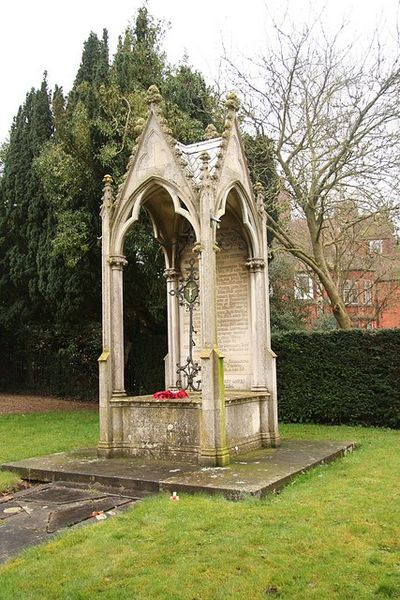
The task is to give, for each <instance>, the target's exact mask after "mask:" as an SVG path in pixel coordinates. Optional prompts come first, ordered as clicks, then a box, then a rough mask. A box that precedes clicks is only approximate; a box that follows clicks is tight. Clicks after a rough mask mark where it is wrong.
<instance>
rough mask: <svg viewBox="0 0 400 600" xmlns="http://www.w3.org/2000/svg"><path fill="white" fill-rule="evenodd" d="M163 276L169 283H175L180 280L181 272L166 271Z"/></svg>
mask: <svg viewBox="0 0 400 600" xmlns="http://www.w3.org/2000/svg"><path fill="white" fill-rule="evenodd" d="M163 275H164V277H165V279H166V280H167V281H175V280H176V279H178V276H179V272H178V271H177V270H176V269H164V273H163Z"/></svg>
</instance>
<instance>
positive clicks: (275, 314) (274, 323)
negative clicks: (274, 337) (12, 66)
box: [268, 253, 307, 333]
mask: <svg viewBox="0 0 400 600" xmlns="http://www.w3.org/2000/svg"><path fill="white" fill-rule="evenodd" d="M268 269H269V284H270V292H271V293H270V299H269V307H270V319H271V331H272V333H282V332H285V331H298V330H301V329H305V327H306V324H307V305H305V304H304V303H301V302H299V301H298V300H296V298H295V297H294V287H293V269H292V267H291V264H290V262H288V261H287V260H285V258H284V257H282V254H279V253H277V254H275V255H274V257H273V259H272V260H271V261H270V263H269V267H268Z"/></svg>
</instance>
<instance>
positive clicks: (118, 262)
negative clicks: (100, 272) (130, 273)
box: [108, 254, 128, 271]
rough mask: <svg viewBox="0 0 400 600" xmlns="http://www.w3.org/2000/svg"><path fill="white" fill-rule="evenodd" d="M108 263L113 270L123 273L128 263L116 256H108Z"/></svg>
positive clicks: (121, 257)
mask: <svg viewBox="0 0 400 600" xmlns="http://www.w3.org/2000/svg"><path fill="white" fill-rule="evenodd" d="M108 263H109V265H110V266H111V268H112V269H113V270H115V271H123V269H124V267H126V265H127V264H128V261H127V260H126V258H125V256H122V255H120V254H118V255H115V256H110V258H109V259H108Z"/></svg>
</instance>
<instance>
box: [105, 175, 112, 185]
mask: <svg viewBox="0 0 400 600" xmlns="http://www.w3.org/2000/svg"><path fill="white" fill-rule="evenodd" d="M103 183H104V187H105V186H108V185H112V183H113V178H112V177H111V175H104V177H103Z"/></svg>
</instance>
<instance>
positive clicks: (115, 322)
mask: <svg viewBox="0 0 400 600" xmlns="http://www.w3.org/2000/svg"><path fill="white" fill-rule="evenodd" d="M109 264H110V266H111V353H112V390H113V396H125V395H126V392H125V386H124V368H125V364H124V292H123V269H124V266H125V265H126V264H127V260H126V259H125V257H124V256H110V258H109Z"/></svg>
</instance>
